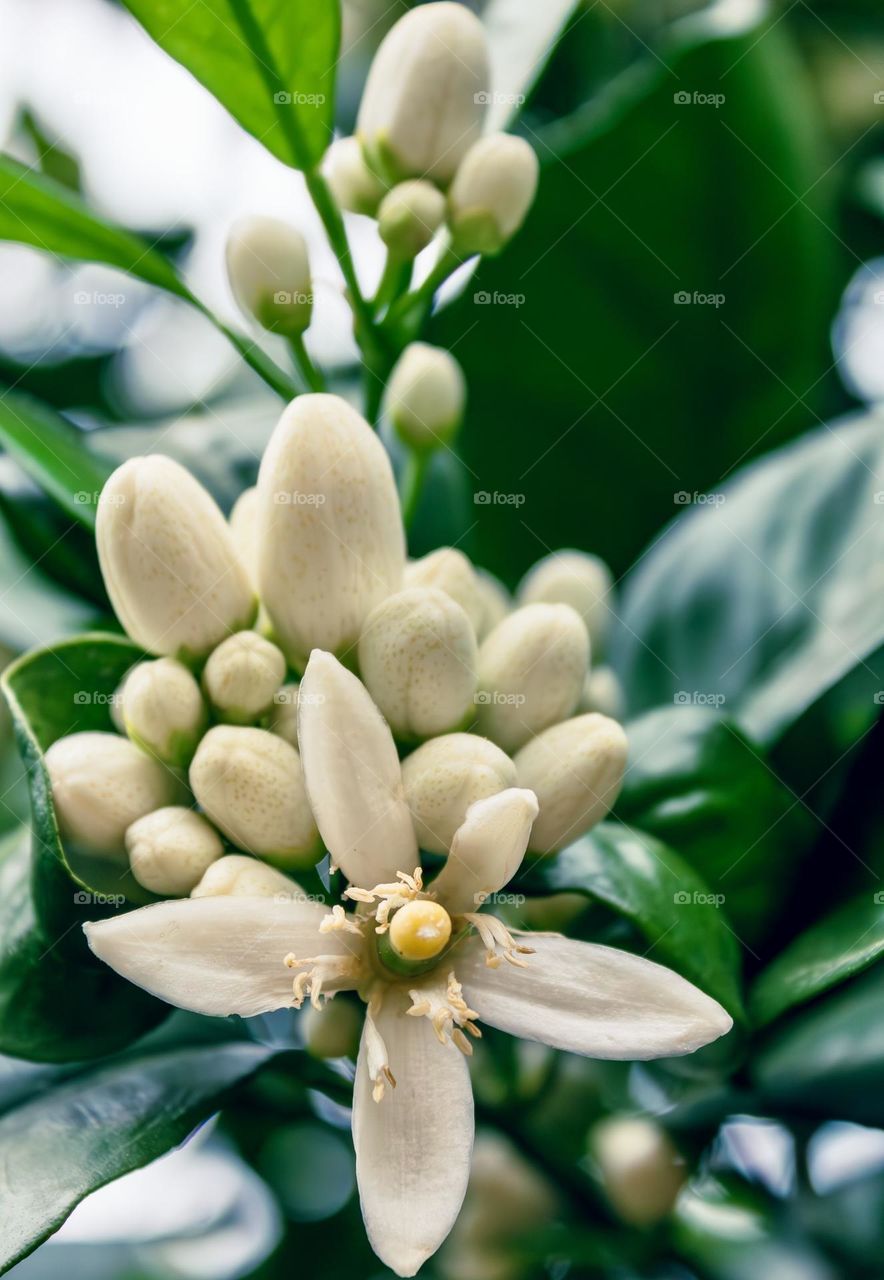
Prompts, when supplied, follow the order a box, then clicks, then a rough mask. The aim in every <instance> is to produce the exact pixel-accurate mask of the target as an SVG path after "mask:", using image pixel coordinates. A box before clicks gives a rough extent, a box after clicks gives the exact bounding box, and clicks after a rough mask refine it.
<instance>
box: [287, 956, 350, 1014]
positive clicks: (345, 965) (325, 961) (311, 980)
mask: <svg viewBox="0 0 884 1280" xmlns="http://www.w3.org/2000/svg"><path fill="white" fill-rule="evenodd" d="M283 964H284V965H285V966H286V968H287V969H301V970H303V971H304V972H302V973H298V974H297V975H296V977H295V980H294V982H293V983H292V995H293V996H294V1005H295V1008H296V1009H300V1007H301V1005H302V1004H303V1003H304V1001H305V999H306V998H307V996H308V995H309V997H310V1003H311V1004H312V1005H313V1008H314V1009H321V1008H322V1001H321V996H322V991H323V988H324V987H327V986H329V985H330V984H333V985H335V986H336V987H337V984H339V983H341V984H344V985H349V984H350V983H351V982H355V981H356V980H358V979H359V978H360V977H361V976H362V964H361V962H360V960H359V957H358V956H354V955H347V956H333V955H326V956H303V957H302V958H301V959H298V957H297V956H296V955H295V954H294V953H293V952H289V954H288V955H287V956H286V957H285V959H284V961H283ZM338 989H339V988H338ZM332 994H334V993H332ZM326 999H328V996H326Z"/></svg>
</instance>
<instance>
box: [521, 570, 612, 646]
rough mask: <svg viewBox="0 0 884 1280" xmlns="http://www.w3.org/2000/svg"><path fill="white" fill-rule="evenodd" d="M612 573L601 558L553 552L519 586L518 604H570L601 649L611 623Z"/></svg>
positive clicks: (529, 572) (593, 644)
mask: <svg viewBox="0 0 884 1280" xmlns="http://www.w3.org/2000/svg"><path fill="white" fill-rule="evenodd" d="M612 589H613V581H612V579H611V571H610V569H609V568H608V566H607V565H606V564H605V562H604V561H603V560H600V559H599V557H598V556H591V555H588V554H587V553H586V552H585V551H553V552H552V553H551V554H550V555H548V556H544V558H543V559H542V560H538V561H537V564H535V565H534V566H533V568H531V569H529V571H528V572H527V573H526V574H525V577H524V578H523V579H522V581H521V583H520V584H519V589H518V591H517V593H516V598H517V600H518V602H519V604H569V605H570V606H571V608H572V609H576V610H577V612H578V613H579V614H580V616H581V618H582V619H583V621H584V622H585V623H586V629H587V631H588V632H589V638H590V641H591V644H592V646H593V647H594V648H595V647H596V646H599V645H600V644H601V643H602V642H603V640H604V638H605V634H606V632H607V630H608V623H609V621H610V610H609V603H608V602H609V600H610V596H611V592H612Z"/></svg>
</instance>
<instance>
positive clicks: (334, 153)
mask: <svg viewBox="0 0 884 1280" xmlns="http://www.w3.org/2000/svg"><path fill="white" fill-rule="evenodd" d="M322 170H323V173H324V174H325V180H326V182H327V183H328V185H329V189H330V190H331V193H332V195H333V196H334V199H335V204H336V205H337V206H338V208H339V209H348V210H349V211H350V213H364V214H366V215H367V216H368V217H374V215H375V213H376V212H377V207H378V205H379V204H380V202H381V200H382V199H383V196H384V191H385V187H384V184H383V183H382V182H381V180H380V178H378V176H377V175H376V174H374V173H372V171H371V169H369V167H368V165H367V164H366V163H365V156H364V155H363V154H362V147H361V145H360V143H359V139H358V138H336V139H335V141H334V142H333V143H332V144H331V146H330V147H329V149H328V150H327V151H326V153H325V156H324V157H323V161H322Z"/></svg>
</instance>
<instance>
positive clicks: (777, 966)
mask: <svg viewBox="0 0 884 1280" xmlns="http://www.w3.org/2000/svg"><path fill="white" fill-rule="evenodd" d="M882 953H884V894H882V893H880V892H879V893H867V894H864V895H863V896H862V897H861V898H856V899H854V900H853V901H852V902H847V903H845V904H844V906H842V907H840V908H839V909H838V910H837V911H834V912H833V913H832V914H831V915H829V916H826V917H825V919H823V920H820V921H819V922H818V923H817V924H815V925H814V926H813V927H812V928H811V929H808V930H807V932H806V933H802V934H801V936H800V937H798V938H796V939H795V941H794V942H792V943H790V945H789V946H788V947H787V948H786V949H785V951H783V952H781V953H780V955H778V956H777V958H776V959H775V960H774V961H773V963H772V964H770V965H769V966H768V967H767V969H765V971H764V973H762V974H761V976H760V977H759V978H758V980H757V981H756V983H755V986H754V987H753V989H752V994H751V997H750V1006H749V1007H750V1011H751V1013H752V1017H753V1020H754V1021H755V1022H756V1023H758V1024H760V1025H763V1024H764V1023H767V1022H772V1021H773V1020H774V1018H778V1017H779V1016H780V1015H781V1014H782V1013H784V1012H785V1011H786V1010H787V1009H790V1008H792V1007H793V1006H795V1005H799V1004H805V1003H806V1002H807V1001H808V1000H812V999H814V997H815V996H818V995H821V994H822V993H823V992H824V991H828V990H829V989H830V988H831V987H836V986H838V985H839V984H840V983H842V982H845V981H846V980H847V979H848V978H852V977H853V976H854V974H857V973H861V972H862V970H863V969H867V968H868V967H869V965H871V964H873V963H874V962H875V961H876V960H877V959H878V958H879V956H881V955H882Z"/></svg>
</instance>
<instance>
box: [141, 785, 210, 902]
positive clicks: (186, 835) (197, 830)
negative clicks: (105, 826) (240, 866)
mask: <svg viewBox="0 0 884 1280" xmlns="http://www.w3.org/2000/svg"><path fill="white" fill-rule="evenodd" d="M126 850H127V852H128V854H129V865H130V866H131V868H132V874H133V876H134V877H135V879H136V880H137V881H138V883H139V884H140V885H143V886H144V888H145V889H150V891H151V893H158V894H159V895H160V896H161V897H164V898H183V897H186V895H187V894H189V893H190V891H191V890H192V889H193V888H194V887H195V886H196V885H198V884H199V882H200V880H201V879H202V877H203V876H204V875H205V873H206V871H207V869H208V868H209V867H210V866H211V865H212V863H213V862H215V861H217V859H218V858H220V857H221V855H222V853H223V852H224V845H223V844H222V843H221V837H220V836H219V835H218V832H217V831H216V830H215V828H214V827H213V826H212V824H211V823H210V822H207V821H206V819H205V818H204V817H203V815H202V814H201V813H197V812H196V811H195V810H194V809H185V808H183V807H181V806H178V805H170V806H169V807H168V808H165V809H155V810H154V811H153V813H146V814H145V815H144V817H143V818H139V819H138V821H137V822H133V823H132V826H131V827H129V829H128V830H127V832H126Z"/></svg>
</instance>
